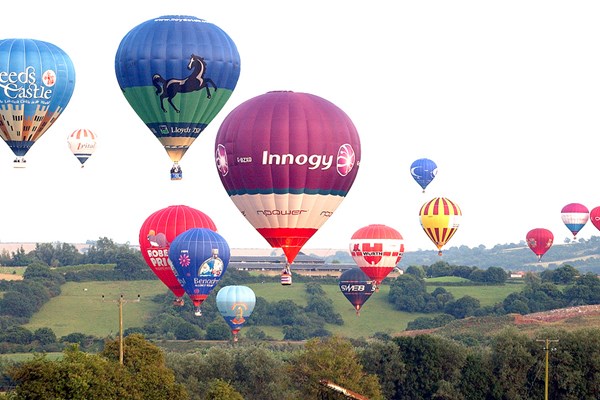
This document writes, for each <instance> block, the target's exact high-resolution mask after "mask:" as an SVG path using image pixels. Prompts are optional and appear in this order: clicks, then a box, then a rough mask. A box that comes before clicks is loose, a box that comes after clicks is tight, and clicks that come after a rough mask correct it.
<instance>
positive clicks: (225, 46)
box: [115, 15, 240, 180]
mask: <svg viewBox="0 0 600 400" xmlns="http://www.w3.org/2000/svg"><path fill="white" fill-rule="evenodd" d="M115 73H116V75H117V81H118V83H119V86H120V87H121V90H122V92H123V94H124V95H125V98H126V99H127V101H128V102H129V104H130V106H131V107H132V108H133V109H134V110H135V112H136V113H137V114H138V116H139V117H140V118H141V119H142V121H144V123H145V124H146V126H147V127H148V128H149V129H150V131H151V132H152V134H153V135H154V136H155V137H156V139H158V140H159V141H160V143H161V144H162V145H163V147H164V149H165V150H166V151H167V154H168V155H169V157H170V158H171V161H173V163H174V164H173V168H172V169H171V179H172V180H179V179H181V168H180V166H179V161H180V160H181V158H182V157H183V156H184V154H185V152H186V151H187V150H188V148H189V147H190V146H191V145H192V143H193V142H194V140H196V138H197V137H198V136H199V135H200V134H201V133H202V132H203V131H204V129H205V128H206V127H207V125H208V124H209V123H210V122H211V121H212V120H213V118H215V116H216V115H217V114H218V113H219V111H221V109H222V108H223V106H224V105H225V103H226V102H227V100H229V97H230V96H231V94H232V92H233V90H234V89H235V86H236V85H237V81H238V78H239V76H240V55H239V53H238V50H237V47H236V45H235V43H234V42H233V40H232V39H231V38H230V37H229V36H228V35H227V33H225V32H224V31H223V30H222V29H221V28H219V27H218V26H217V25H214V24H212V23H209V22H207V21H205V20H203V19H199V18H196V17H192V16H187V15H165V16H162V17H158V18H153V19H151V20H148V21H146V22H143V23H141V24H140V25H138V26H136V27H134V28H133V29H132V30H131V31H129V33H127V34H126V35H125V37H123V39H122V40H121V43H120V44H119V47H118V49H117V54H116V57H115Z"/></svg>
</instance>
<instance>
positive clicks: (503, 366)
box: [491, 328, 541, 399]
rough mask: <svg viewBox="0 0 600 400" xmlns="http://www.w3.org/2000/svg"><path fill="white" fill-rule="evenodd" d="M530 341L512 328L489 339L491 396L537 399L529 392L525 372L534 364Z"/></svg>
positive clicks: (536, 396)
mask: <svg viewBox="0 0 600 400" xmlns="http://www.w3.org/2000/svg"><path fill="white" fill-rule="evenodd" d="M532 346H533V344H532V341H531V340H529V339H528V338H527V337H526V336H525V335H523V334H521V333H519V332H517V331H516V329H514V328H511V329H505V330H503V331H502V332H501V333H500V334H498V335H497V336H495V337H494V340H493V342H492V358H491V365H492V367H493V369H492V375H493V376H495V377H496V379H495V381H494V385H493V392H494V394H495V397H494V398H502V399H530V398H541V396H540V395H541V393H532V392H531V391H530V389H531V385H530V384H529V379H528V374H529V371H530V370H531V366H532V365H534V364H535V359H534V357H533V355H532V352H533V347H532Z"/></svg>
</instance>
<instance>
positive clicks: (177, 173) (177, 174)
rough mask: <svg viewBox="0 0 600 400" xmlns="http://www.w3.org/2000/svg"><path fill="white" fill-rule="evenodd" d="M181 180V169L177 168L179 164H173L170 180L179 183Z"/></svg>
mask: <svg viewBox="0 0 600 400" xmlns="http://www.w3.org/2000/svg"><path fill="white" fill-rule="evenodd" d="M181 178H183V173H182V172H181V167H180V166H179V164H177V163H175V164H173V167H172V168H171V180H172V181H180V180H181Z"/></svg>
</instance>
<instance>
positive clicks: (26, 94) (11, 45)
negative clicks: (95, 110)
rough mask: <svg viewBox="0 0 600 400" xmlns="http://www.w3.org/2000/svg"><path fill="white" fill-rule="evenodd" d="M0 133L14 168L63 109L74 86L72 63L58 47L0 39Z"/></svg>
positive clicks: (69, 98)
mask: <svg viewBox="0 0 600 400" xmlns="http://www.w3.org/2000/svg"><path fill="white" fill-rule="evenodd" d="M0 88H1V89H2V90H0V135H1V136H2V139H3V140H4V141H5V142H6V144H7V145H8V147H10V149H11V150H12V152H13V153H14V154H15V156H16V159H15V167H24V166H25V164H24V163H25V158H24V157H25V154H27V152H28V151H29V149H30V148H31V146H33V144H34V143H35V142H36V141H37V140H38V139H39V138H40V137H41V136H42V135H43V134H44V133H45V132H46V131H47V130H48V129H49V128H50V127H51V126H52V124H53V123H54V121H56V119H57V118H58V117H59V116H60V115H61V114H62V112H63V111H64V110H65V107H66V106H67V104H69V100H71V95H72V94H73V90H74V89H75V68H74V67H73V62H72V61H71V59H70V58H69V56H68V55H67V53H65V52H64V51H63V50H62V49H60V48H59V47H58V46H56V45H54V44H52V43H48V42H43V41H40V40H34V39H3V40H0Z"/></svg>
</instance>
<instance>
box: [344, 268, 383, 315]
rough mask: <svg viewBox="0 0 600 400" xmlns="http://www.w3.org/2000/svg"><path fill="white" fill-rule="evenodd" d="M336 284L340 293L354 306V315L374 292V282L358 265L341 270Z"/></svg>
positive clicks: (357, 313)
mask: <svg viewBox="0 0 600 400" xmlns="http://www.w3.org/2000/svg"><path fill="white" fill-rule="evenodd" d="M338 286H339V288H340V290H341V291H342V294H343V295H344V296H345V297H346V298H347V299H348V301H349V302H350V303H351V304H352V305H353V306H354V309H355V310H356V315H360V310H361V308H362V306H363V305H364V304H365V303H366V302H367V300H369V298H370V297H371V295H372V294H373V292H375V282H374V281H373V280H372V279H371V278H369V277H368V276H367V274H365V273H364V271H363V270H362V269H360V268H358V267H357V268H351V269H348V270H346V271H344V272H342V274H341V275H340V278H339V280H338Z"/></svg>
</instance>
